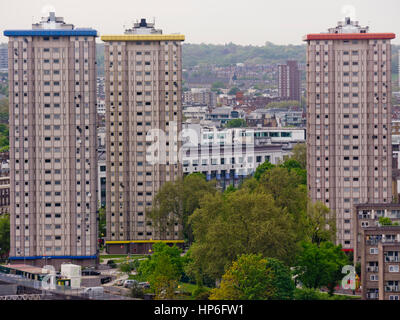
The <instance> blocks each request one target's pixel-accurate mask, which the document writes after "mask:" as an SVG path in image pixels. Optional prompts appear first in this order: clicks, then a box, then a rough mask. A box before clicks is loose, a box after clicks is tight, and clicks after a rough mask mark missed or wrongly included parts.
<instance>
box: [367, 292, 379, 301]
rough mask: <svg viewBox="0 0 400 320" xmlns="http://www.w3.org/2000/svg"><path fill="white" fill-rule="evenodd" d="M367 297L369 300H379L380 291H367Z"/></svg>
mask: <svg viewBox="0 0 400 320" xmlns="http://www.w3.org/2000/svg"><path fill="white" fill-rule="evenodd" d="M367 299H369V300H378V299H379V293H367Z"/></svg>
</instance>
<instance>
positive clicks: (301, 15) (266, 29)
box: [0, 0, 400, 45]
mask: <svg viewBox="0 0 400 320" xmlns="http://www.w3.org/2000/svg"><path fill="white" fill-rule="evenodd" d="M51 7H53V8H55V10H56V14H57V16H62V17H64V18H65V21H66V22H67V23H73V24H74V25H75V26H76V27H92V28H95V29H96V30H98V31H99V33H100V34H101V35H102V34H119V33H123V31H124V25H125V26H126V27H128V26H130V25H131V24H132V22H133V21H134V20H136V19H140V18H142V17H144V18H147V19H149V20H153V17H154V18H155V19H156V28H161V29H163V32H164V33H177V32H179V33H182V34H184V35H185V36H186V42H188V43H215V44H224V43H229V42H233V43H236V44H252V45H263V44H264V43H265V42H266V41H270V42H273V43H275V44H301V43H302V41H301V40H302V37H303V36H304V35H305V34H307V33H319V32H325V31H326V30H327V28H329V27H333V26H335V25H336V23H337V21H339V20H342V19H343V18H344V16H345V15H346V13H347V15H351V16H355V18H356V19H357V20H358V21H360V24H361V25H362V26H364V25H368V26H370V31H371V32H394V33H396V35H397V37H398V38H397V39H395V40H394V41H393V43H396V44H400V19H399V15H400V0H141V1H140V0H68V1H67V0H0V31H1V35H0V43H1V42H5V41H7V38H6V37H4V36H3V31H4V30H5V29H30V28H31V24H32V22H38V21H39V20H40V17H41V16H42V15H43V14H42V12H45V11H48V9H49V8H51Z"/></svg>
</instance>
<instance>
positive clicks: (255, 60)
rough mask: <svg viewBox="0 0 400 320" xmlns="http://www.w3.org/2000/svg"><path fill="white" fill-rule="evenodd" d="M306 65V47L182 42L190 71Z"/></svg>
mask: <svg viewBox="0 0 400 320" xmlns="http://www.w3.org/2000/svg"><path fill="white" fill-rule="evenodd" d="M399 50H400V45H393V46H392V74H396V75H397V72H398V70H399V69H398V67H399ZM290 59H293V60H297V61H299V62H301V63H305V62H306V45H305V44H302V45H276V44H273V43H271V42H266V43H265V45H264V46H243V45H237V44H234V43H229V44H225V45H220V44H204V43H202V44H192V43H183V46H182V63H183V68H184V69H187V68H190V67H193V66H197V65H220V66H224V65H231V64H236V63H248V64H270V63H281V62H285V61H286V60H290ZM97 65H98V68H99V70H98V73H99V75H103V74H104V44H103V43H99V44H97Z"/></svg>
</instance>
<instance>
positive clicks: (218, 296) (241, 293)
mask: <svg viewBox="0 0 400 320" xmlns="http://www.w3.org/2000/svg"><path fill="white" fill-rule="evenodd" d="M293 291H294V282H293V280H292V279H291V275H290V271H289V269H288V268H287V267H285V266H284V265H283V263H282V262H280V261H279V260H276V259H270V258H263V257H262V256H261V255H260V254H258V255H255V254H243V255H241V256H240V257H239V258H238V259H237V260H236V261H234V262H233V264H232V266H231V267H230V268H229V269H228V270H227V271H226V272H225V274H224V275H223V277H222V282H221V286H220V287H219V288H216V289H213V290H212V291H211V295H210V300H270V299H280V300H283V299H291V298H292V297H293Z"/></svg>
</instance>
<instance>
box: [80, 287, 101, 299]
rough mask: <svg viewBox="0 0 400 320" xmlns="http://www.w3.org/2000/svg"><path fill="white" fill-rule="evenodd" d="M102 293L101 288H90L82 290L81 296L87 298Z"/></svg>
mask: <svg viewBox="0 0 400 320" xmlns="http://www.w3.org/2000/svg"><path fill="white" fill-rule="evenodd" d="M103 293H104V288H103V287H90V288H85V289H84V290H83V294H85V295H87V296H89V297H95V296H101V295H103Z"/></svg>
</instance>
